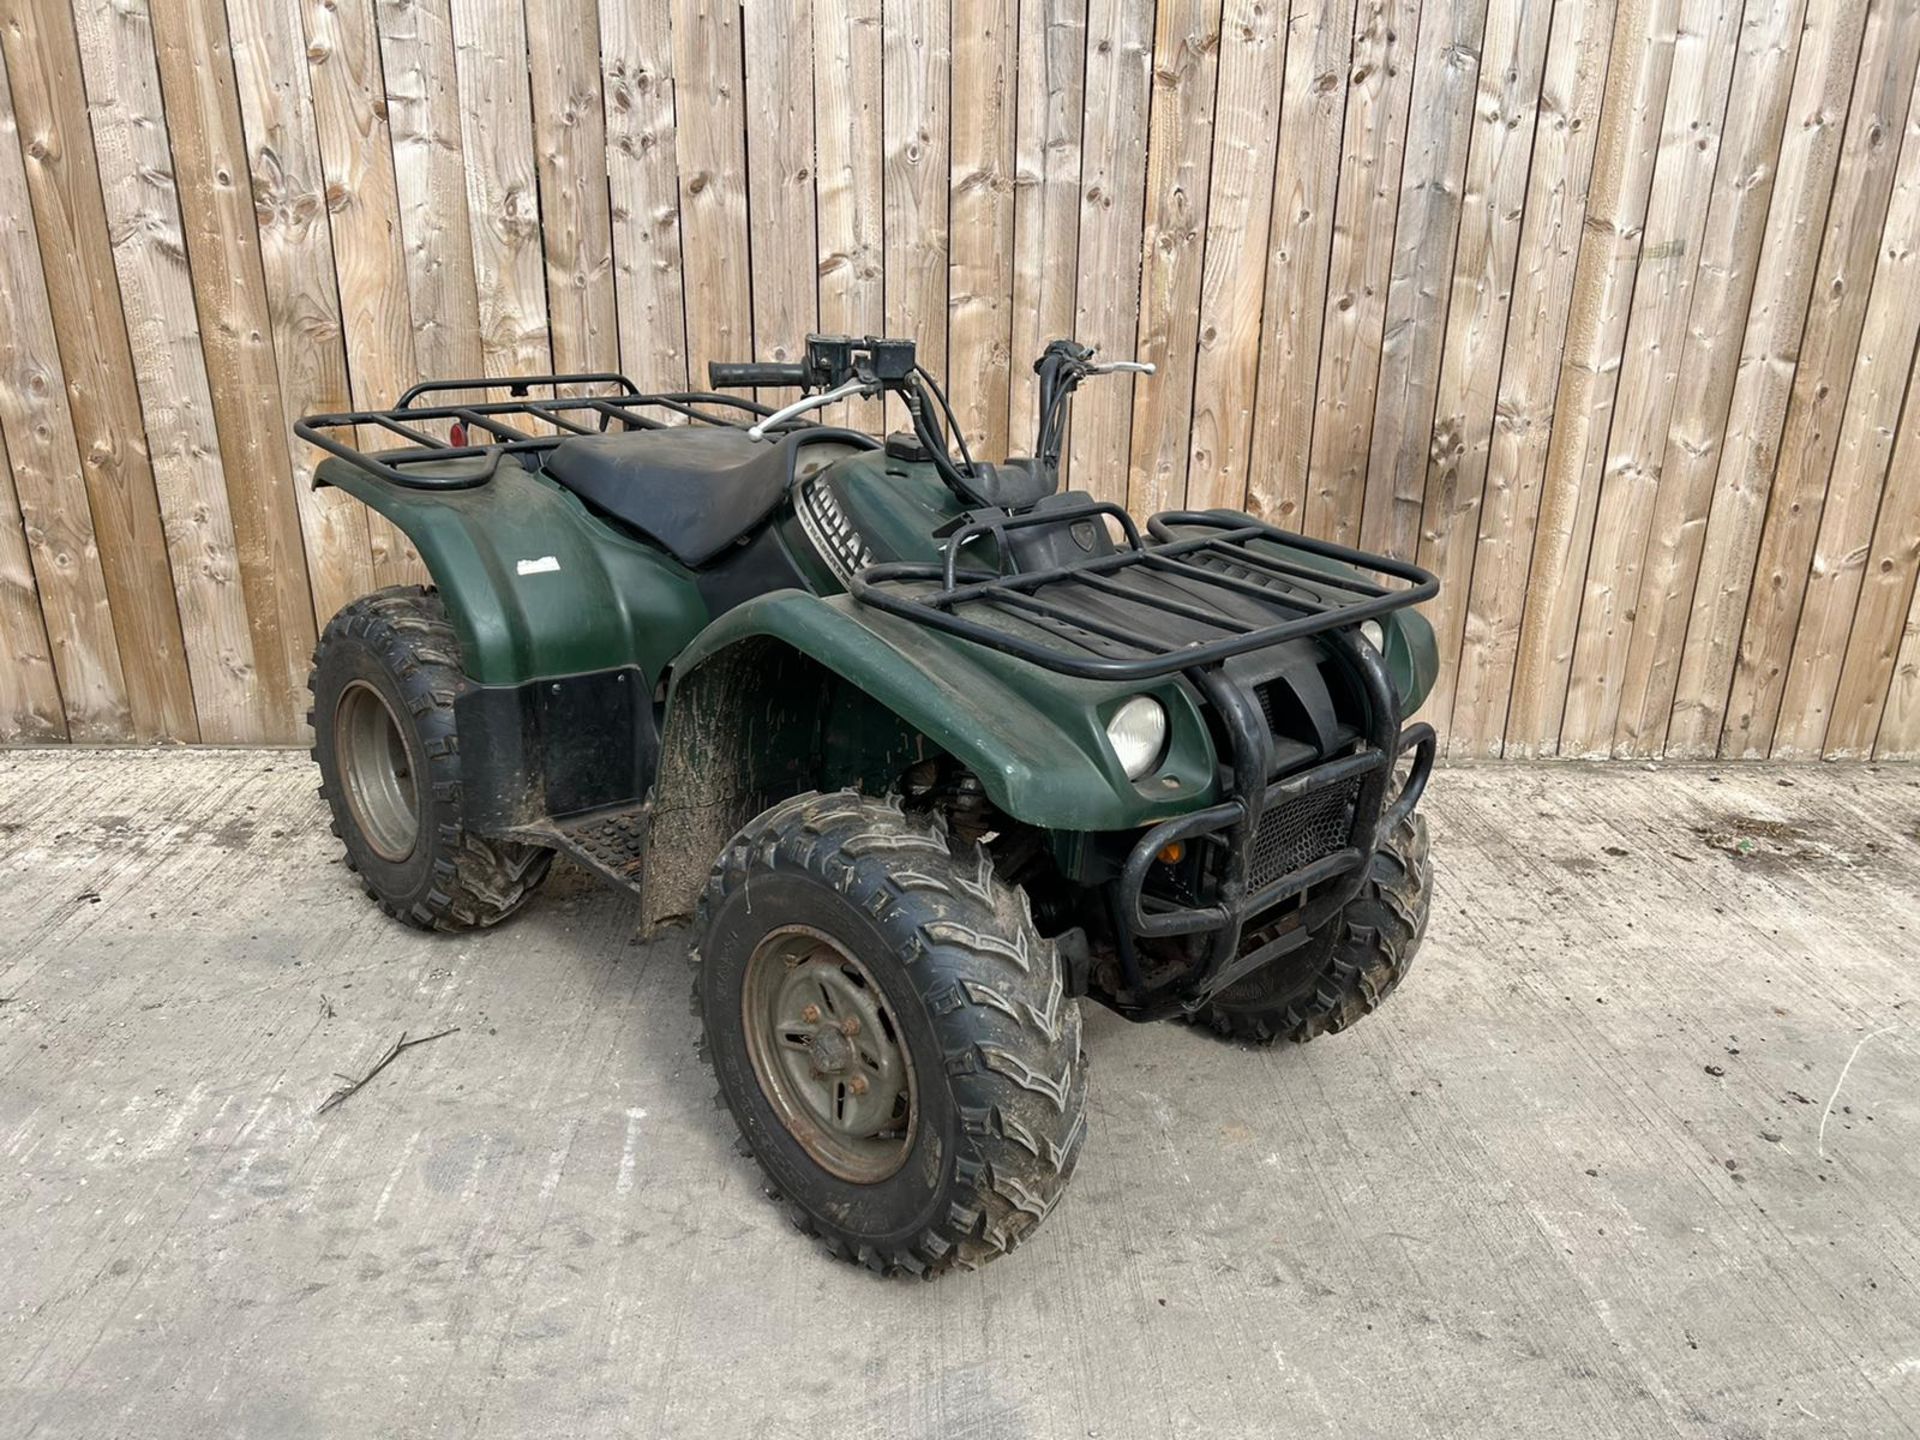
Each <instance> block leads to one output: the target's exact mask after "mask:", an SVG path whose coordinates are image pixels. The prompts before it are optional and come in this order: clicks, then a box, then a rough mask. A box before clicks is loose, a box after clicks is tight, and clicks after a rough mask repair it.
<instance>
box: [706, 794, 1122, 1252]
mask: <svg viewBox="0 0 1920 1440" xmlns="http://www.w3.org/2000/svg"><path fill="white" fill-rule="evenodd" d="M956 851H957V852H958V853H956ZM694 924H695V935H696V943H695V946H694V952H693V953H694V961H695V964H696V965H697V966H698V977H697V979H696V982H695V999H696V1002H697V1005H698V1008H699V1011H700V1014H701V1020H702V1028H703V1031H704V1035H705V1041H706V1050H707V1055H708V1059H709V1060H710V1061H711V1062H712V1064H713V1067H714V1070H715V1073H716V1074H717V1076H718V1078H719V1081H720V1093H721V1096H722V1098H723V1099H724V1100H725V1102H726V1105H727V1108H728V1109H729V1110H730V1111H731V1112H732V1113H733V1117H734V1120H735V1121H736V1122H737V1123H738V1125H739V1127H740V1133H741V1135H742V1137H743V1138H744V1140H745V1142H746V1146H747V1148H748V1150H750V1151H751V1152H752V1154H753V1155H754V1157H755V1158H756V1159H757V1160H758V1161H759V1163H760V1165H761V1167H762V1168H763V1169H764V1170H765V1171H766V1173H767V1176H768V1178H769V1179H770V1180H771V1182H772V1184H773V1187H774V1190H775V1192H776V1193H777V1195H778V1196H779V1197H781V1198H782V1199H783V1200H784V1201H785V1202H786V1203H787V1204H788V1206H789V1207H790V1210H791V1214H792V1217H793V1219H794V1220H795V1222H796V1223H797V1224H798V1225H799V1226H800V1228H801V1229H803V1230H806V1231H808V1232H810V1233H812V1234H815V1235H817V1236H819V1237H820V1238H821V1239H822V1240H823V1241H824V1242H825V1244H826V1246H827V1249H828V1250H829V1251H831V1252H832V1253H833V1254H835V1255H837V1256H839V1257H841V1258H843V1259H847V1260H853V1261H856V1262H858V1263H860V1264H862V1265H865V1266H867V1267H868V1268H869V1269H872V1270H875V1271H878V1272H881V1273H883V1274H891V1273H897V1272H905V1273H911V1274H916V1275H931V1274H936V1273H938V1272H940V1271H942V1270H945V1269H948V1268H951V1267H953V1266H956V1265H958V1266H964V1267H969V1268H971V1267H973V1266H978V1265H982V1264H985V1263H986V1262H987V1261H989V1260H992V1259H994V1258H996V1257H997V1256H999V1255H1001V1254H1003V1253H1004V1252H1006V1251H1007V1250H1010V1249H1012V1248H1013V1247H1014V1246H1015V1245H1016V1244H1018V1243H1019V1242H1020V1241H1022V1240H1024V1239H1025V1238H1026V1237H1027V1236H1028V1235H1029V1234H1031V1233H1032V1231H1033V1229H1034V1227H1035V1226H1037V1225H1038V1224H1039V1223H1040V1221H1041V1220H1043V1219H1044V1218H1045V1217H1046V1215H1047V1214H1048V1212H1049V1211H1051V1210H1052V1209H1053V1207H1054V1205H1055V1203H1056V1202H1057V1201H1058V1200H1059V1198H1060V1195H1061V1193H1062V1191H1063V1190H1064V1189H1065V1188H1066V1184H1067V1180H1068V1178H1069V1177H1070V1176H1071V1175H1072V1173H1073V1166H1074V1162H1075V1160H1076V1159H1077V1157H1078V1154H1079V1149H1080V1143H1081V1140H1082V1138H1083V1136H1084V1135H1085V1132H1086V1095H1087V1087H1086V1061H1085V1059H1084V1057H1083V1056H1082V1054H1081V1049H1080V1009H1079V1005H1078V1003H1077V1002H1076V1001H1074V1000H1072V999H1070V998H1068V996H1067V995H1066V993H1065V976H1064V971H1063V968H1062V966H1061V963H1060V958H1059V956H1058V954H1057V953H1056V952H1055V949H1054V946H1053V944H1052V942H1051V941H1048V940H1044V939H1042V938H1041V936H1040V935H1039V933H1038V932H1037V931H1036V930H1035V929H1034V926H1033V917H1032V915H1031V914H1030V913H1029V911H1028V908H1027V903H1026V897H1025V896H1024V895H1023V894H1022V893H1021V892H1020V891H1019V890H1017V889H1014V888H1012V887H1009V886H1007V885H1005V884H1003V883H1002V882H1001V881H1000V880H999V879H998V878H996V877H995V875H994V873H993V867H992V864H991V862H990V861H989V860H988V858H987V856H986V853H985V851H983V850H982V849H981V848H980V847H979V846H977V845H974V844H971V843H968V844H965V845H955V846H950V844H949V842H948V840H947V838H946V837H945V836H944V835H943V833H942V832H941V831H940V830H939V829H938V828H937V826H936V824H935V823H934V822H933V821H930V820H920V819H915V818H911V817H909V816H907V815H905V814H904V813H902V811H901V810H900V808H899V806H898V805H897V804H894V803H890V802H887V801H882V800H875V799H871V798H867V797H863V796H860V795H856V794H853V793H851V792H841V793H838V794H832V795H817V794H816V795H803V796H800V797H799V798H797V799H793V800H789V801H786V802H784V803H782V804H780V805H776V806H774V807H773V808H772V809H771V810H768V811H767V812H765V813H764V814H762V815H761V816H760V817H759V818H758V819H756V820H754V821H753V822H752V823H750V824H749V825H748V826H747V827H746V828H745V829H743V830H742V831H741V832H740V833H739V834H738V835H736V836H735V837H734V839H733V841H732V843H731V844H729V845H728V847H727V850H726V852H725V853H724V854H723V855H722V856H721V857H720V861H719V863H718V864H717V865H716V866H715V867H714V871H713V875H712V878H711V880H710V881H709V883H708V886H707V890H706V893H705V895H704V896H703V897H702V899H701V901H700V907H699V912H698V914H697V916H696V918H695V922H694Z"/></svg>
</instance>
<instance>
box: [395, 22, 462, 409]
mask: <svg viewBox="0 0 1920 1440" xmlns="http://www.w3.org/2000/svg"><path fill="white" fill-rule="evenodd" d="M450 3H451V0H378V4H377V6H376V8H375V12H374V16H375V21H376V25H377V28H378V30H379V33H380V57H381V74H382V76H383V77H384V78H385V81H386V88H387V96H386V99H387V104H386V113H387V123H388V125H389V127H390V128H391V131H392V140H393V171H394V186H395V191H396V193H397V194H398V196H399V204H400V236H401V243H402V245H403V246H404V247H405V251H406V265H407V305H408V310H409V312H410V314H411V316H412V321H413V351H414V359H415V362H416V364H417V365H418V367H419V370H420V373H421V374H422V375H427V376H433V377H437V378H441V379H448V378H454V377H459V376H467V375H480V374H482V373H484V370H483V367H484V364H485V361H484V359H483V355H482V346H481V343H480V291H479V282H478V280H477V279H476V278H475V274H474V260H473V255H474V247H473V233H472V225H471V222H470V220H469V218H468V215H467V180H466V169H467V155H466V142H465V138H464V135H463V132H462V128H461V124H460V115H461V105H460V90H459V83H458V80H457V77H456V76H455V73H454V58H453V20H452V15H451V13H450V11H449V9H448V6H449V4H450ZM389 398H391V397H389Z"/></svg>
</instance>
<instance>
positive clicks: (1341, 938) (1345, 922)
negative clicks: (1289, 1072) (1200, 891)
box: [1205, 815, 1433, 1042]
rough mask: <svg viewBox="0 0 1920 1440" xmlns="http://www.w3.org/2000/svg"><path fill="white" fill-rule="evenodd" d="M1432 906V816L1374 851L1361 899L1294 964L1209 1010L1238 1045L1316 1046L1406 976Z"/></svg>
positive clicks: (1212, 1021) (1285, 963)
mask: <svg viewBox="0 0 1920 1440" xmlns="http://www.w3.org/2000/svg"><path fill="white" fill-rule="evenodd" d="M1432 908H1433V862H1432V859H1431V856H1430V854H1429V848H1428V841H1427V822H1426V818H1425V817H1424V816H1420V815H1411V816H1408V817H1407V818H1406V819H1404V820H1402V821H1401V822H1400V823H1399V824H1398V825H1396V826H1394V828H1393V830H1392V832H1391V833H1390V834H1388V835H1387V836H1386V837H1385V838H1384V839H1383V840H1382V841H1381V844H1380V848H1379V849H1378V850H1376V851H1374V852H1373V859H1372V861H1371V863H1370V864H1369V865H1368V867H1367V878H1366V882H1365V883H1364V884H1363V885H1362V886H1361V887H1360V893H1359V894H1357V895H1355V896H1354V897H1353V899H1352V900H1350V901H1348V902H1347V905H1346V908H1345V909H1343V910H1342V911H1341V912H1340V914H1339V915H1338V916H1337V917H1336V918H1335V919H1334V920H1333V921H1332V922H1331V923H1330V924H1329V925H1328V926H1327V927H1326V933H1324V934H1321V935H1316V936H1315V937H1314V938H1313V939H1312V940H1311V941H1309V942H1308V943H1307V944H1306V945H1304V946H1302V947H1301V948H1300V949H1299V950H1296V951H1295V952H1294V953H1293V954H1292V955H1290V956H1283V957H1282V958H1281V959H1279V960H1277V961H1275V962H1274V963H1273V964H1271V965H1268V966H1266V967H1264V968H1263V969H1260V970H1256V971H1254V973H1253V974H1251V975H1249V976H1247V978H1246V979H1244V980H1240V981H1237V982H1235V983H1234V984H1232V985H1229V986H1228V987H1227V988H1226V989H1225V990H1223V991H1221V992H1220V994H1219V995H1218V996H1216V997H1215V998H1214V1000H1213V1003H1212V1004H1210V1005H1209V1006H1208V1007H1207V1009H1206V1012H1205V1015H1206V1021H1207V1023H1208V1024H1209V1025H1211V1026H1212V1027H1213V1029H1214V1031H1215V1032H1216V1033H1218V1034H1220V1035H1225V1036H1227V1037H1229V1038H1230V1039H1236V1040H1256V1041H1261V1042H1268V1041H1273V1040H1278V1039H1281V1038H1283V1037H1284V1038H1286V1039H1289V1040H1302V1041H1304V1040H1311V1039H1313V1038H1314V1037H1315V1036H1316V1035H1324V1034H1327V1033H1329V1032H1332V1031H1336V1030H1344V1029H1346V1028H1347V1027H1348V1026H1349V1025H1351V1024H1353V1023H1354V1022H1355V1021H1357V1020H1359V1019H1361V1018H1362V1017H1364V1016H1366V1015H1368V1014H1370V1013H1371V1012H1372V1011H1373V1010H1374V1009H1375V1007H1377V1006H1378V1005H1379V1004H1380V1003H1381V1002H1382V1001H1383V1000H1385V999H1386V998H1387V996H1388V995H1390V994H1392V993H1393V990H1394V988H1395V987H1396V986H1397V985H1399V983H1400V982H1401V981H1402V980H1403V979H1405V978H1406V974H1407V971H1408V970H1409V969H1411V968H1412V966H1413V957H1414V954H1415V952H1416V951H1418V950H1419V948H1420V942H1421V940H1422V939H1423V938H1424V937H1425V936H1426V933H1427V915H1428V912H1429V911H1431V910H1432Z"/></svg>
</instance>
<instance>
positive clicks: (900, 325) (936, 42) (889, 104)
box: [880, 0, 953, 423]
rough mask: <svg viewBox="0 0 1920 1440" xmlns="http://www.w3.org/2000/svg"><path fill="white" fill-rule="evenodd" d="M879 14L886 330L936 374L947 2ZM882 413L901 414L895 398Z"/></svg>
mask: <svg viewBox="0 0 1920 1440" xmlns="http://www.w3.org/2000/svg"><path fill="white" fill-rule="evenodd" d="M880 15H881V35H882V43H881V77H882V78H881V95H882V99H883V108H882V121H883V124H884V130H883V134H884V136H885V141H886V160H885V173H884V186H885V193H884V199H883V204H884V215H885V219H884V225H885V243H884V246H883V253H884V255H885V257H886V315H887V333H888V334H889V335H900V336H905V337H906V338H907V339H910V340H912V341H913V342H914V344H915V347H916V350H917V353H918V355H919V358H920V363H921V364H922V365H924V366H926V367H927V368H928V369H929V370H931V371H933V372H934V374H936V375H938V374H940V373H941V372H942V371H943V370H945V369H946V368H947V365H948V356H947V299H948V288H947V278H948V277H947V248H948V229H947V204H948V182H949V178H950V176H949V170H950V161H949V155H950V153H951V151H950V148H949V146H950V137H949V126H948V116H949V113H950V103H951V93H950V92H951V85H952V78H953V49H952V30H951V17H950V14H949V10H948V6H947V0H884V3H883V4H882V5H881V8H880ZM887 410H888V413H889V414H890V415H892V416H893V417H894V420H895V421H903V420H904V416H905V413H906V412H905V411H904V410H902V409H901V408H900V406H899V402H898V401H894V400H889V401H888V402H887ZM890 423H891V422H890Z"/></svg>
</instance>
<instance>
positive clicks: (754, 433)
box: [747, 376, 867, 440]
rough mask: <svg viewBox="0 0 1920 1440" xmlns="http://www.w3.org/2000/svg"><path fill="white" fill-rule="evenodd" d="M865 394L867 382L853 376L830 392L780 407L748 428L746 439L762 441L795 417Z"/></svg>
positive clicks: (824, 391)
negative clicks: (768, 432) (778, 426)
mask: <svg viewBox="0 0 1920 1440" xmlns="http://www.w3.org/2000/svg"><path fill="white" fill-rule="evenodd" d="M866 392H867V382H866V381H864V380H862V379H860V378H859V377H858V376H855V377H854V378H853V379H851V380H848V381H846V382H845V383H844V384H841V385H836V386H835V387H834V388H833V389H831V390H823V391H821V392H820V393H819V394H818V395H802V396H801V397H800V398H799V399H798V400H796V401H794V402H793V403H792V404H791V405H783V406H781V407H780V409H778V410H776V411H774V412H773V414H771V415H769V416H767V417H766V418H765V419H764V420H762V421H760V423H759V424H757V425H754V426H751V427H749V428H748V430H747V435H748V438H750V439H753V440H764V439H766V438H767V431H769V430H771V429H773V428H774V427H775V426H777V425H783V424H785V423H786V422H787V421H789V420H791V419H793V417H794V416H796V415H804V414H806V412H807V411H809V410H817V409H819V408H820V407H821V406H822V405H831V404H833V403H834V401H836V400H851V399H854V398H855V397H857V396H860V395H864V394H865V393H866Z"/></svg>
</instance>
